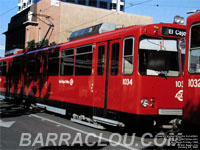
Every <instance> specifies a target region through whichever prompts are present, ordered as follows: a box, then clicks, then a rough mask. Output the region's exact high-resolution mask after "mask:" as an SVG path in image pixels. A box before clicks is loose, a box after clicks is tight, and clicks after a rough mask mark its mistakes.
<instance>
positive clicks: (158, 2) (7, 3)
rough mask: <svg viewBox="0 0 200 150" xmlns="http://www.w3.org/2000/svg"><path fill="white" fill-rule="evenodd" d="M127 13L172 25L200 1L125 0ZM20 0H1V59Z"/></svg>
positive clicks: (185, 16)
mask: <svg viewBox="0 0 200 150" xmlns="http://www.w3.org/2000/svg"><path fill="white" fill-rule="evenodd" d="M124 1H125V12H126V13H131V14H137V15H143V16H150V17H153V23H159V22H166V23H172V22H173V19H174V16H176V15H179V16H181V17H184V18H185V22H186V18H187V16H188V14H186V12H187V11H190V10H194V9H200V0H124ZM17 5H18V0H1V3H0V57H2V56H4V51H5V35H4V34H3V33H4V32H6V31H7V29H8V23H9V22H10V19H11V17H12V16H14V15H15V14H16V13H17Z"/></svg>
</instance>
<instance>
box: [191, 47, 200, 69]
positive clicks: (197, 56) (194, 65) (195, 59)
mask: <svg viewBox="0 0 200 150" xmlns="http://www.w3.org/2000/svg"><path fill="white" fill-rule="evenodd" d="M189 72H190V73H200V48H199V49H195V50H191V51H190V64H189Z"/></svg>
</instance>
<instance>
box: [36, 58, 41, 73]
mask: <svg viewBox="0 0 200 150" xmlns="http://www.w3.org/2000/svg"><path fill="white" fill-rule="evenodd" d="M40 58H41V57H40V55H38V56H37V60H36V75H39V74H40V67H41V63H40Z"/></svg>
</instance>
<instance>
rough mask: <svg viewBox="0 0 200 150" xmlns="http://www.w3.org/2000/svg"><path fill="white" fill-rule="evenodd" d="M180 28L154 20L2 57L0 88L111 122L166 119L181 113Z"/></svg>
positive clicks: (57, 109) (183, 29)
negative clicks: (153, 22) (150, 22)
mask: <svg viewBox="0 0 200 150" xmlns="http://www.w3.org/2000/svg"><path fill="white" fill-rule="evenodd" d="M185 34H186V27H185V26H184V25H179V24H175V23H159V24H151V25H141V26H130V27H124V28H120V29H116V30H114V31H109V32H105V33H102V34H97V35H92V36H88V37H83V38H80V39H76V40H72V41H69V42H66V43H63V44H60V45H56V46H53V47H48V48H43V49H37V50H32V51H30V50H24V52H22V53H20V54H16V55H12V56H8V57H5V58H1V59H0V62H1V68H2V73H1V77H0V79H1V88H0V90H1V93H2V94H4V95H6V97H12V98H19V99H24V100H26V102H31V103H37V104H39V105H42V106H44V107H47V106H49V107H48V108H49V109H52V111H54V112H58V113H61V114H67V113H71V114H77V115H82V116H87V117H89V118H92V119H93V120H94V121H95V122H99V123H104V124H109V125H112V126H125V125H126V126H128V125H129V124H130V125H133V124H134V125H136V123H139V124H140V123H142V124H144V125H145V126H148V124H147V123H150V124H152V123H153V121H155V120H160V121H167V120H169V118H170V119H171V118H176V117H180V116H181V115H182V106H183V97H182V93H183V76H182V68H183V67H182V65H181V64H182V63H181V51H180V49H179V42H180V39H182V38H184V36H185ZM166 118H167V119H166ZM158 123H159V121H158Z"/></svg>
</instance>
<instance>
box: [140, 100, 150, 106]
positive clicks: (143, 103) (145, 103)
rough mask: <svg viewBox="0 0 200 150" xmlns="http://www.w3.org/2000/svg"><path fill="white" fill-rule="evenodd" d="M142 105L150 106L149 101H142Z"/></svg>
mask: <svg viewBox="0 0 200 150" xmlns="http://www.w3.org/2000/svg"><path fill="white" fill-rule="evenodd" d="M141 104H142V106H143V107H147V106H148V105H149V101H148V100H147V99H142V100H141Z"/></svg>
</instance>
